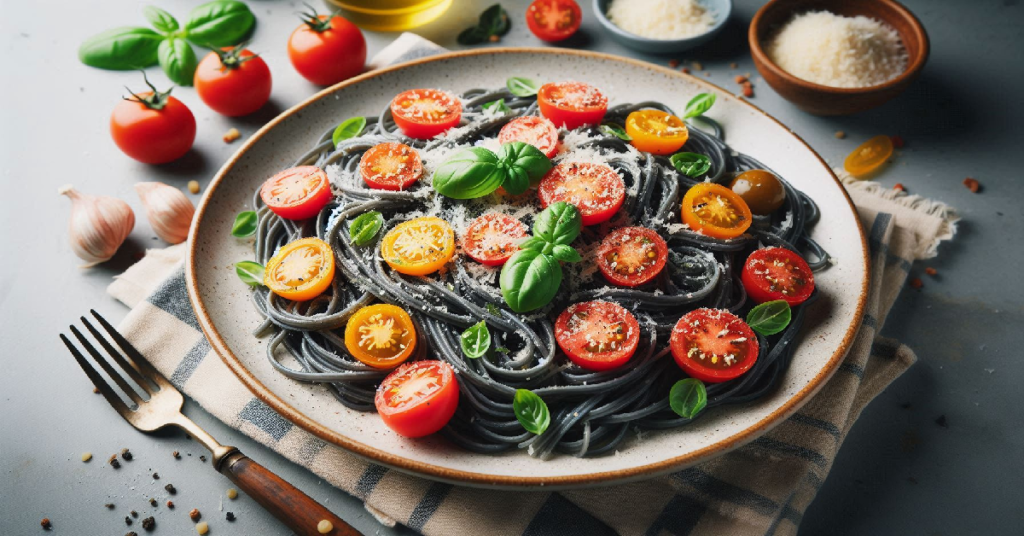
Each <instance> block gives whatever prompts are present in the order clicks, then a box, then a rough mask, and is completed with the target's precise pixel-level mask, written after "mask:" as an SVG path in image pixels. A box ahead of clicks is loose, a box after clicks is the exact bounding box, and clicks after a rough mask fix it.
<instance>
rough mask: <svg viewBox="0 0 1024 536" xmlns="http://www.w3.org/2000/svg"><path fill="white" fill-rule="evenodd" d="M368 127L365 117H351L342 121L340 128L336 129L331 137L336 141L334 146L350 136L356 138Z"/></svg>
mask: <svg viewBox="0 0 1024 536" xmlns="http://www.w3.org/2000/svg"><path fill="white" fill-rule="evenodd" d="M364 128H366V118H365V117H351V118H349V119H346V120H344V121H342V123H341V124H340V125H338V128H336V129H334V135H333V136H331V139H332V140H333V141H334V146H335V147H337V146H338V143H340V142H342V141H343V140H347V139H349V138H354V137H356V136H358V135H360V134H362V132H363V129H364Z"/></svg>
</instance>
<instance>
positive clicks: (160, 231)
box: [135, 182, 196, 244]
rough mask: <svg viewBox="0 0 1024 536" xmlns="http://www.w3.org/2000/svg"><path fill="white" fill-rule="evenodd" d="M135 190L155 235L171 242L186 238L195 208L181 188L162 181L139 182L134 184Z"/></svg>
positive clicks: (176, 242)
mask: <svg viewBox="0 0 1024 536" xmlns="http://www.w3.org/2000/svg"><path fill="white" fill-rule="evenodd" d="M135 191H136V192H138V194H139V199H141V200H142V206H143V207H145V208H146V217H147V218H148V219H149V224H150V226H152V227H153V231H154V232H156V235H157V236H159V237H160V238H161V239H162V240H163V241H165V242H168V243H171V244H179V243H181V242H184V241H185V239H186V238H188V229H189V227H190V226H191V225H192V216H193V215H194V214H195V212H196V209H195V207H194V206H192V201H189V199H188V197H185V194H184V193H183V192H182V191H181V190H179V189H177V188H174V187H173V186H168V185H166V184H164V183H162V182H140V183H138V184H136V185H135Z"/></svg>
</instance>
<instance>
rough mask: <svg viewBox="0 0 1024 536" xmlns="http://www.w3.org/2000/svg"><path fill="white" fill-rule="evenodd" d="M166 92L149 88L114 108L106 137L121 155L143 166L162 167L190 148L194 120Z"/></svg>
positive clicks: (183, 107) (185, 109)
mask: <svg viewBox="0 0 1024 536" xmlns="http://www.w3.org/2000/svg"><path fill="white" fill-rule="evenodd" d="M146 83H147V84H149V80H146ZM149 87H151V88H153V85H152V84H150V85H149ZM169 93H170V90H168V91H166V92H157V91H156V88H153V91H148V92H145V93H138V94H136V95H132V98H130V99H124V100H121V101H120V102H119V103H118V104H117V106H115V107H114V111H113V113H111V114H110V137H111V138H113V139H114V143H116V144H117V147H118V148H119V149H121V152H123V153H124V154H126V155H128V156H130V157H132V158H134V159H136V160H138V161H139V162H143V163H145V164H166V163H167V162H170V161H172V160H177V159H178V158H180V157H182V156H184V155H185V153H187V152H188V150H189V149H191V148H192V142H194V141H195V139H196V118H195V116H194V115H192V111H191V110H189V109H188V106H185V104H184V103H182V102H181V101H180V100H178V99H176V98H174V97H172V96H170V94H169Z"/></svg>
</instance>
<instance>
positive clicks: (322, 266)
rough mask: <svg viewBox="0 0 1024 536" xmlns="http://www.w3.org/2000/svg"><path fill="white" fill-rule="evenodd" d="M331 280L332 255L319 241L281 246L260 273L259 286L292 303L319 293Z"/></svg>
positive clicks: (321, 292) (329, 284)
mask: <svg viewBox="0 0 1024 536" xmlns="http://www.w3.org/2000/svg"><path fill="white" fill-rule="evenodd" d="M333 279H334V252H332V251H331V246H329V245H327V242H324V241H323V240H320V239H319V238H302V239H299V240H295V241H293V242H289V243H288V244H285V246H284V247H283V248H281V250H280V251H278V252H277V253H276V254H275V255H274V256H273V257H271V259H270V261H269V262H267V267H266V269H265V271H264V273H263V284H264V285H266V286H267V288H269V289H270V290H271V292H273V293H274V294H277V295H278V296H280V297H282V298H287V299H289V300H294V301H309V300H312V299H313V298H315V297H317V296H319V295H320V294H323V292H324V291H325V290H327V288H328V287H330V286H331V281H332V280H333Z"/></svg>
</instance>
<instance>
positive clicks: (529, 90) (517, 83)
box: [505, 76, 540, 97]
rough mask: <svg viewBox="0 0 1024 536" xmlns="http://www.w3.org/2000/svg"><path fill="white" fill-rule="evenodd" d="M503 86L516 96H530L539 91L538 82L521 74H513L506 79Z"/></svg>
mask: <svg viewBox="0 0 1024 536" xmlns="http://www.w3.org/2000/svg"><path fill="white" fill-rule="evenodd" d="M505 87H507V88H508V90H509V92H510V93H512V94H513V95H515V96H517V97H532V96H534V95H536V94H537V92H538V91H540V83H538V82H537V81H536V80H531V79H529V78H523V77H521V76H513V77H512V78H509V79H508V80H506V81H505Z"/></svg>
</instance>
